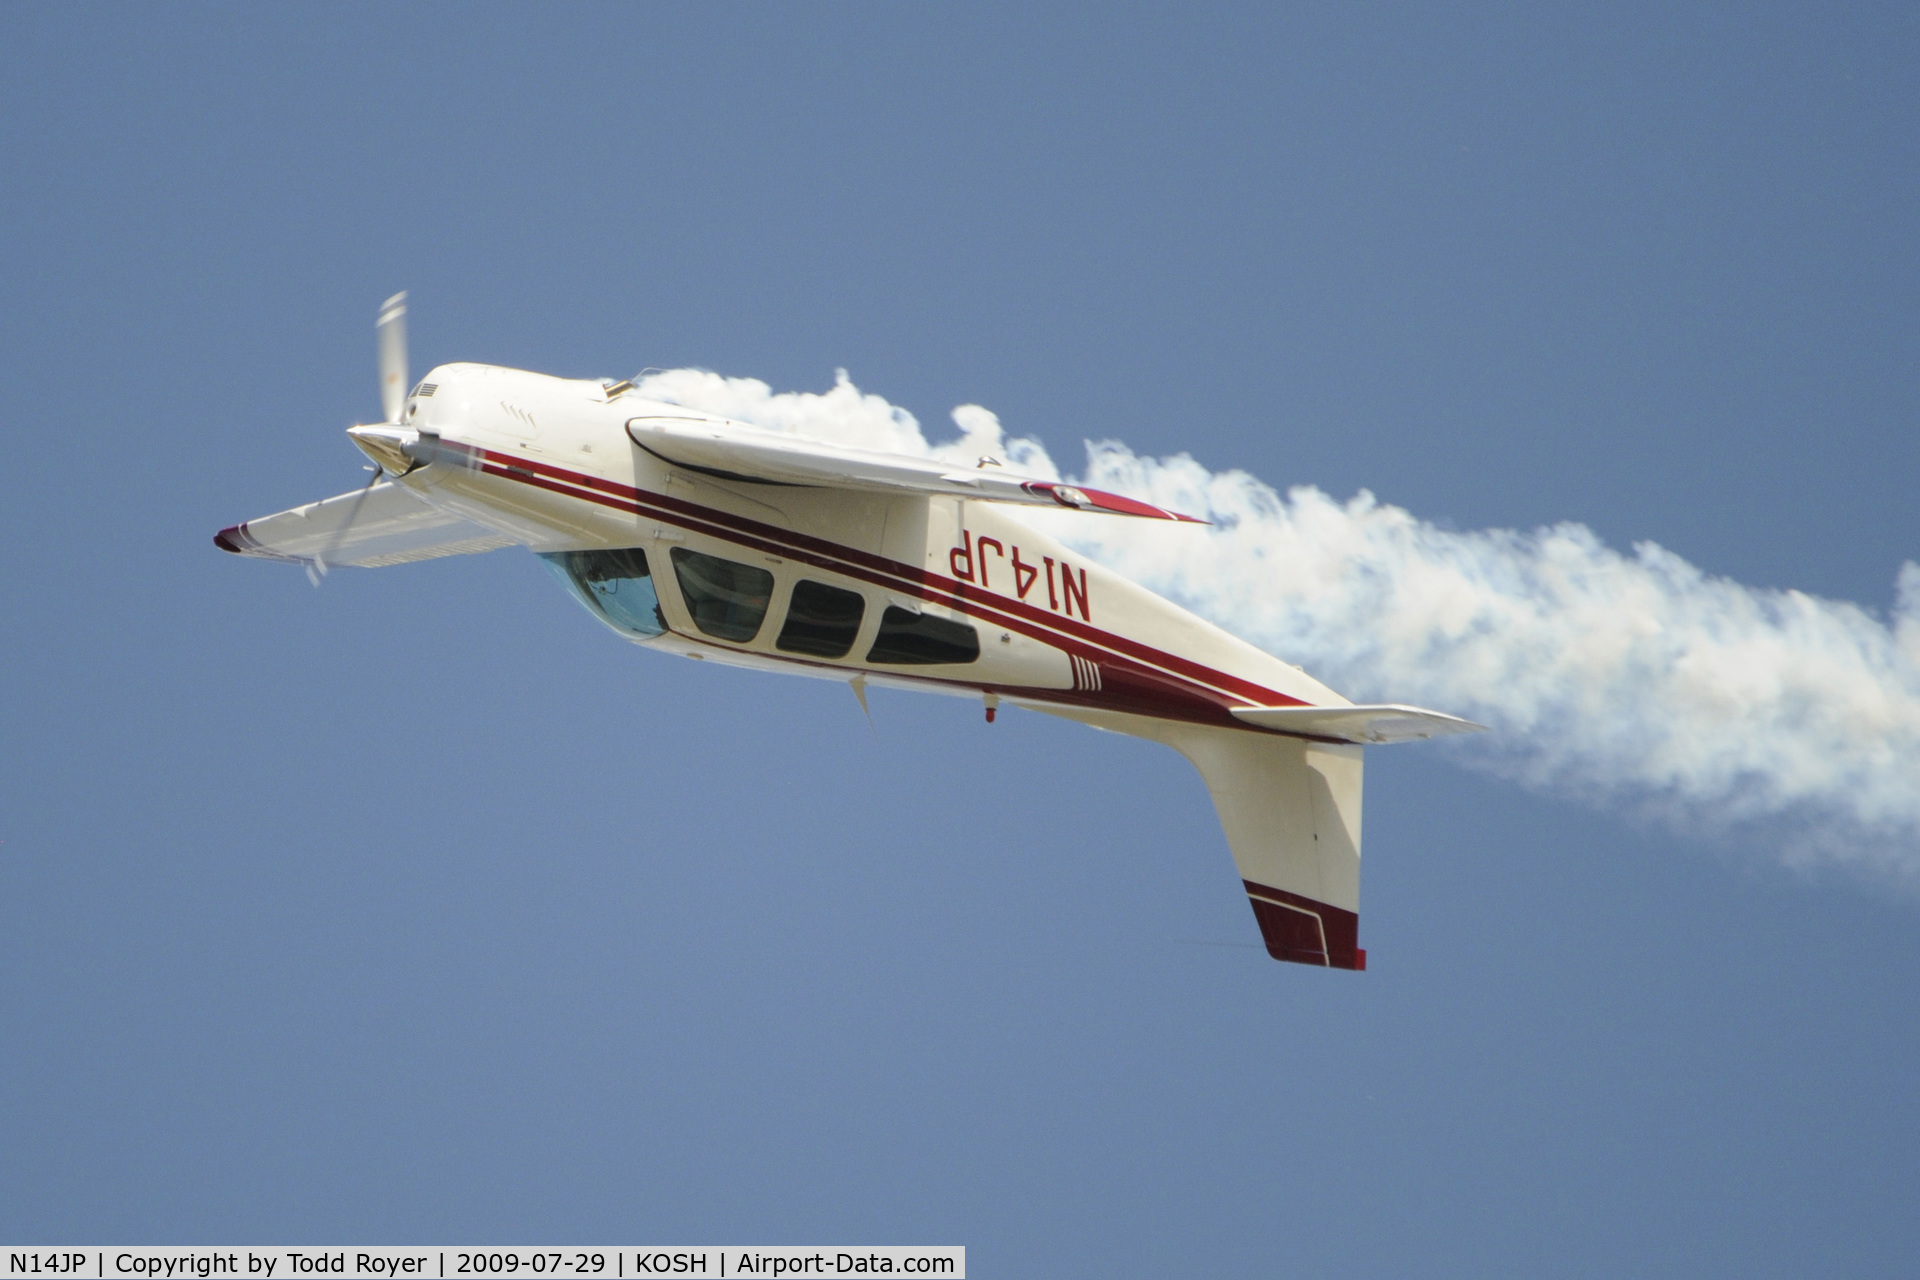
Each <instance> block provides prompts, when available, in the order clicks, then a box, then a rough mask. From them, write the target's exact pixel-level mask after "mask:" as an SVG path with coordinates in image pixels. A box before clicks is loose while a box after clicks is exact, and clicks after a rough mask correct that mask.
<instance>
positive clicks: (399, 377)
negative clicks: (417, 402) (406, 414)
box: [373, 289, 407, 423]
mask: <svg viewBox="0 0 1920 1280" xmlns="http://www.w3.org/2000/svg"><path fill="white" fill-rule="evenodd" d="M373 331H374V332H375V333H376V334H378V335H379V339H380V412H381V413H383V414H385V415H386V417H384V418H382V419H381V421H382V422H390V423H398V422H399V421H400V410H401V409H402V408H404V407H405V406H406V403H407V291H406V290H405V289H402V290H401V291H400V292H398V293H396V294H394V295H393V296H392V297H391V298H388V299H387V300H386V302H384V303H382V304H381V307H380V319H379V321H378V322H377V323H375V325H374V327H373Z"/></svg>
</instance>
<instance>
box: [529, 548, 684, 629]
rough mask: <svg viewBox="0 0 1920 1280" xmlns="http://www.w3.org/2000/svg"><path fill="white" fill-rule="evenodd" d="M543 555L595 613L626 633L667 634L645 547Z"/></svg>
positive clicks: (574, 592) (547, 564)
mask: <svg viewBox="0 0 1920 1280" xmlns="http://www.w3.org/2000/svg"><path fill="white" fill-rule="evenodd" d="M540 559H541V561H542V563H544V564H545V565H546V566H547V568H548V569H549V570H551V571H552V573H553V576H554V577H555V578H557V579H559V580H560V585H561V586H564V587H565V588H566V589H567V590H568V591H570V592H572V593H573V596H574V598H575V599H576V600H578V601H579V602H580V603H581V604H583V605H585V606H587V609H588V610H589V611H590V612H592V614H593V616H594V617H596V618H599V619H600V620H601V621H602V622H604V623H606V624H607V625H608V626H610V627H612V628H613V629H614V630H616V631H618V632H620V633H621V634H622V635H629V636H658V635H665V634H666V631H667V620H666V619H665V618H664V617H662V616H661V613H660V597H659V595H658V594H656V593H655V591H654V589H653V575H652V573H651V572H649V571H648V569H647V553H646V552H644V551H642V550H641V549H640V548H638V547H628V548H625V549H623V550H620V551H555V552H544V553H542V554H541V556H540Z"/></svg>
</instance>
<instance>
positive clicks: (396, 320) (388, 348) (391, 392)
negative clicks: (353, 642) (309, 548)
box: [307, 289, 417, 587]
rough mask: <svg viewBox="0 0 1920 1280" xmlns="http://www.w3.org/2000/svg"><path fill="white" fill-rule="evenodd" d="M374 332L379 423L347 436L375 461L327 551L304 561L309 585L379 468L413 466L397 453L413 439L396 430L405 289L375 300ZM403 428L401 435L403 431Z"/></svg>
mask: <svg viewBox="0 0 1920 1280" xmlns="http://www.w3.org/2000/svg"><path fill="white" fill-rule="evenodd" d="M373 332H374V337H375V341H376V343H377V345H378V347H379V352H380V412H381V413H382V414H384V415H385V417H384V418H383V419H382V421H381V425H380V426H378V427H349V428H348V429H347V434H348V435H349V436H351V437H353V442H354V443H355V444H357V445H359V446H360V448H361V449H362V450H364V451H365V452H366V453H367V454H368V455H369V456H370V457H372V458H373V460H374V461H375V462H377V463H379V464H380V465H379V466H377V467H369V468H367V469H368V470H369V471H371V472H373V474H372V475H371V476H369V477H368V478H367V483H366V487H365V488H363V489H361V490H360V495H359V496H358V497H356V498H355V499H354V500H353V506H352V507H351V508H350V509H349V510H348V511H347V518H346V519H345V520H343V521H341V523H340V527H339V529H337V530H335V531H334V535H333V537H332V539H331V540H330V541H329V542H328V543H327V547H326V550H324V551H322V552H321V553H320V554H319V555H317V556H315V557H314V558H313V560H312V561H311V562H310V563H309V564H308V565H307V580H308V581H310V582H312V583H313V585H314V586H316V587H317V586H319V585H320V580H321V579H322V578H324V577H326V576H327V561H329V560H331V559H332V558H333V554H334V552H336V551H338V550H339V549H340V546H341V544H342V543H344V542H345V541H346V540H347V534H348V533H349V532H350V531H351V530H352V529H353V522H354V521H355V520H357V519H359V518H360V508H361V507H362V506H364V505H365V504H366V501H367V495H368V494H370V493H372V492H373V486H375V485H376V484H379V483H380V477H381V475H382V474H383V470H382V469H383V468H384V469H386V470H391V471H392V472H393V473H394V474H395V475H402V474H404V473H405V472H406V471H407V470H409V469H410V468H411V467H412V466H413V465H415V464H414V462H413V460H412V459H410V458H409V457H407V456H406V454H405V453H404V452H403V451H402V450H403V447H404V444H405V443H409V442H410V441H409V439H408V438H409V437H411V438H415V439H417V435H416V433H414V432H408V431H405V430H404V428H400V426H399V424H400V412H401V410H402V409H404V408H405V407H406V403H407V291H406V290H405V289H402V290H401V291H400V292H399V293H396V294H394V295H393V296H392V297H391V298H388V299H387V300H386V301H385V302H383V303H381V304H380V318H379V319H378V320H377V321H375V322H374V326H373ZM403 432H404V435H403Z"/></svg>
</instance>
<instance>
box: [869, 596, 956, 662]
mask: <svg viewBox="0 0 1920 1280" xmlns="http://www.w3.org/2000/svg"><path fill="white" fill-rule="evenodd" d="M979 656H980V636H979V634H978V633H977V632H975V631H974V629H973V628H972V627H971V626H969V625H968V624H966V623H964V622H954V621H951V620H950V619H947V618H936V617H934V616H933V615H932V614H930V613H910V612H908V611H907V610H905V609H901V608H898V607H896V606H893V605H889V606H888V607H887V611H886V612H885V613H883V614H881V615H880V634H879V635H877V636H875V637H874V640H873V648H872V650H871V651H869V652H868V654H867V661H868V662H887V663H901V664H913V665H926V666H932V665H939V664H944V663H950V662H972V661H974V660H975V659H976V658H978V657H979Z"/></svg>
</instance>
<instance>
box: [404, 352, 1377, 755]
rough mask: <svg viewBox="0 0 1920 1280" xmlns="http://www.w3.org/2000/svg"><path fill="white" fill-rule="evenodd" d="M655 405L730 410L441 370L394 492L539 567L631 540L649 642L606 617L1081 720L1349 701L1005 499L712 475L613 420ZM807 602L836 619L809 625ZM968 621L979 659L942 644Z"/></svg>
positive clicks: (1231, 722) (415, 418)
mask: <svg viewBox="0 0 1920 1280" xmlns="http://www.w3.org/2000/svg"><path fill="white" fill-rule="evenodd" d="M429 388H431V390H430V392H429V390H428V389H429ZM659 418H673V419H695V420H704V421H710V422H722V421H724V420H723V419H721V418H719V417H718V416H717V415H712V414H706V413H702V412H700V411H698V410H693V409H687V408H683V407H681V406H678V405H671V404H663V403H659V402H655V401H647V400H643V399H641V398H640V397H639V396H638V395H636V394H635V393H632V392H627V393H626V394H623V395H616V396H615V397H614V398H613V399H611V400H610V399H609V398H608V394H607V389H606V388H605V387H604V386H603V385H602V384H600V383H598V382H594V381H586V380H572V379H563V378H555V377H549V376H547V375H544V374H536V373H528V372H523V371H520V370H515V369H506V368H499V367H495V366H490V365H478V364H450V365H442V366H440V367H439V368H436V369H434V370H433V371H432V372H431V373H429V374H428V375H427V376H426V378H425V379H424V380H423V381H422V383H421V385H420V387H419V388H418V389H417V392H416V395H415V396H414V397H412V398H410V399H409V400H408V401H407V403H406V407H405V410H404V412H403V415H402V424H403V425H405V426H407V427H411V428H413V429H415V430H418V431H420V432H422V433H423V434H424V435H426V436H427V437H429V438H437V440H438V442H439V444H438V451H437V453H436V455H435V458H434V461H433V462H432V463H431V464H430V465H427V466H423V467H420V468H418V469H417V470H414V471H412V472H411V473H409V474H407V475H405V476H404V477H402V478H401V479H400V483H402V484H404V485H406V486H408V487H409V488H410V489H412V490H413V491H414V492H415V493H416V494H417V495H418V496H419V497H421V498H422V499H424V500H426V501H427V502H428V503H430V504H432V505H434V506H437V507H440V508H443V509H445V510H447V511H450V512H453V513H455V514H457V515H460V516H463V517H465V518H467V519H469V520H472V521H474V522H476V523H478V524H481V525H485V526H487V527H488V528H490V529H493V530H496V531H498V532H499V533H501V534H503V535H505V536H507V537H510V538H512V539H513V540H514V541H517V542H520V543H522V544H524V545H526V546H528V547H530V548H532V549H533V550H534V551H535V552H538V553H542V554H545V555H547V556H548V557H549V559H550V560H556V557H557V553H565V552H594V551H616V550H624V549H634V550H639V551H641V552H643V553H644V555H645V559H646V563H647V564H648V565H649V566H651V578H652V590H653V591H654V592H655V593H656V594H657V601H658V615H657V617H658V619H659V622H660V624H662V625H661V627H660V628H659V634H646V632H647V631H648V630H649V628H637V629H636V628H633V627H623V626H621V625H620V624H619V623H618V622H617V621H616V620H613V619H611V618H607V617H606V615H605V614H603V615H602V616H603V620H607V621H609V625H613V626H614V627H615V629H616V630H620V631H621V632H622V634H625V635H626V636H627V637H628V638H629V639H632V640H634V641H635V642H636V643H639V644H643V645H645V646H647V647H648V648H653V649H662V650H666V651H668V652H671V653H676V654H681V655H684V656H686V657H689V658H696V659H703V660H710V661H717V662H725V663H730V664H733V665H738V666H747V667H759V668H764V669H768V670H780V671H787V672H791V673H795V674H803V675H813V676H819V677H826V678H831V679H839V680H846V681H853V680H865V681H870V682H873V683H887V684H895V685H900V686H903V687H911V688H917V689H925V690H932V691H939V692H949V693H960V694H966V695H970V696H985V697H987V698H989V699H1002V698H1004V699H1007V700H1009V701H1014V702H1020V703H1026V704H1030V705H1035V706H1038V707H1042V708H1044V709H1047V710H1057V711H1061V712H1063V713H1065V714H1069V715H1076V716H1077V718H1082V719H1088V720H1093V721H1095V722H1098V721H1099V720H1101V719H1105V718H1108V717H1114V718H1116V719H1131V718H1132V717H1136V716H1146V717H1152V718H1156V719H1166V720H1177V721H1185V722H1190V723H1204V724H1214V725H1219V726H1222V727H1234V728H1241V729H1247V730H1248V731H1249V732H1259V731H1258V730H1253V729H1249V728H1248V726H1246V725H1244V724H1243V723H1242V722H1241V721H1238V720H1236V719H1235V718H1234V717H1233V716H1232V715H1231V714H1230V712H1229V708H1232V707H1236V706H1240V707H1245V706H1262V707H1274V706H1284V705H1289V704H1297V703H1310V704H1314V705H1336V706H1337V705H1344V704H1345V703H1346V700H1345V699H1344V698H1341V697H1340V696H1339V695H1337V694H1335V693H1333V692H1332V691H1331V690H1329V689H1328V688H1326V687H1325V686H1324V685H1321V684H1320V683H1319V682H1318V681H1316V680H1314V679H1312V678H1311V677H1309V676H1307V675H1306V674H1304V673H1303V672H1301V671H1300V670H1299V669H1297V668H1295V667H1293V666H1291V665H1289V664H1288V663H1285V662H1282V661H1280V660H1279V659H1277V658H1275V657H1273V656H1271V655H1269V654H1266V653H1263V652H1261V651H1260V650H1258V649H1256V648H1254V647H1253V646H1252V645H1249V644H1247V643H1245V642H1244V641H1241V640H1238V639H1235V638H1234V637H1233V636H1230V635H1228V634H1227V633H1226V632H1224V631H1222V630H1220V629H1219V628H1218V627H1215V626H1213V625H1212V624H1210V623H1208V622H1205V621H1203V620H1201V619H1200V618H1197V617H1195V616H1194V615H1192V614H1190V613H1188V612H1186V611H1185V610H1183V609H1181V608H1179V607H1177V606H1175V605H1173V604H1171V603H1169V602H1167V601H1166V600H1163V599H1161V598H1160V597H1159V596H1156V595H1154V594H1153V593H1152V592H1150V591H1147V590H1146V589H1144V588H1142V587H1140V586H1138V585H1136V584H1134V583H1132V582H1130V581H1128V580H1127V579H1125V578H1122V577H1120V576H1119V575H1117V574H1114V573H1111V572H1109V571H1107V570H1105V569H1103V568H1101V567H1100V566H1099V565H1097V564H1094V563H1092V562H1091V561H1089V560H1087V559H1086V558H1085V557H1083V556H1081V555H1079V554H1078V553H1076V552H1073V551H1071V550H1069V549H1067V548H1066V547H1064V546H1062V545H1061V544H1060V543H1059V542H1057V541H1055V540H1053V539H1051V538H1049V537H1047V536H1045V535H1044V534H1042V533H1040V532H1038V531H1036V530H1035V529H1034V528H1032V527H1031V526H1030V525H1027V524H1025V523H1023V522H1022V521H1021V520H1020V519H1019V518H1018V517H1017V515H1015V514H1013V513H1012V511H1011V509H1009V508H1008V507H1006V506H1002V505H999V504H995V503H990V502H982V501H967V500H965V499H963V498H955V497H947V496H942V495H925V494H914V493H904V494H893V493H873V492H863V491H859V490H852V489H841V488H814V487H805V486H798V485H785V484H769V483H760V482H754V481H749V480H744V479H737V478H735V479H728V478H721V477H719V476H716V475H713V474H709V473H705V472H702V471H698V470H693V469H688V468H686V467H682V466H678V465H673V464H669V463H668V462H666V461H663V460H662V459H660V458H658V457H656V456H655V455H653V454H652V453H649V452H648V451H647V450H645V449H643V448H641V447H640V446H639V445H638V444H636V443H635V441H634V439H633V438H632V437H630V435H629V433H628V431H627V424H628V423H629V422H630V421H633V420H635V419H659ZM732 425H734V426H738V424H732ZM1080 518H1085V519H1101V518H1104V519H1113V518H1118V517H1112V516H1105V517H1102V516H1093V515H1089V516H1083V517H1080ZM556 562H558V561H557V560H556ZM583 562H584V561H582V563H583ZM716 580H717V581H719V583H720V586H721V588H723V590H722V591H721V593H720V594H722V595H724V596H725V599H724V600H722V601H719V602H718V603H716V599H717V597H716V596H715V594H714V592H715V587H714V584H715V582H716ZM796 590H798V591H799V592H800V593H801V594H800V597H799V598H798V599H797V598H796V596H795V592H796ZM846 593H853V594H855V595H857V596H858V597H859V599H858V600H857V601H855V600H852V599H851V598H850V597H849V595H848V594H846ZM579 594H581V595H582V598H583V600H587V601H589V605H588V607H589V608H594V605H593V604H592V603H591V602H590V600H591V593H590V592H588V591H585V590H581V591H580V592H579ZM821 601H825V602H827V603H826V604H825V605H822V604H821V603H820V602H821ZM809 610H812V611H814V612H816V613H820V615H821V616H822V617H826V618H827V619H828V622H827V623H823V624H821V625H820V626H817V627H813V628H812V629H811V630H810V629H809V627H808V626H807V625H804V619H803V618H802V617H801V616H800V615H802V614H808V613H809ZM596 612H600V611H599V610H597V609H596ZM756 612H757V615H758V616H757V617H756V616H755V615H756ZM716 618H718V619H720V621H718V622H716V621H715V619H716ZM829 624H830V625H829ZM956 628H958V630H956ZM967 630H971V632H972V633H973V640H974V642H977V650H978V656H977V657H973V656H969V655H968V654H967V653H965V652H963V650H964V644H962V645H961V647H960V648H958V649H956V648H955V646H954V643H953V642H952V641H953V637H956V636H957V637H959V638H960V640H961V641H962V642H964V641H965V640H966V637H965V635H964V633H965V632H966V631H967ZM883 632H885V633H886V635H885V636H883ZM922 632H930V633H934V639H933V640H932V641H925V640H924V638H916V637H917V636H918V633H922ZM902 634H904V635H905V636H906V640H905V642H904V643H905V645H906V649H905V650H904V651H903V650H902V647H901V642H900V641H899V636H900V635H902ZM822 636H824V637H827V639H825V640H824V641H823V640H822V639H821V637H822ZM882 641H884V643H883V642H882ZM842 642H844V651H843V652H837V653H836V650H840V649H841V647H842ZM915 645H918V646H919V647H918V648H915ZM943 645H945V646H946V647H944V648H943V647H942V646H943ZM902 652H907V653H908V654H909V660H907V661H901V660H900V659H901V654H902ZM943 659H944V660H943ZM989 705H991V701H990V702H989Z"/></svg>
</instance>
